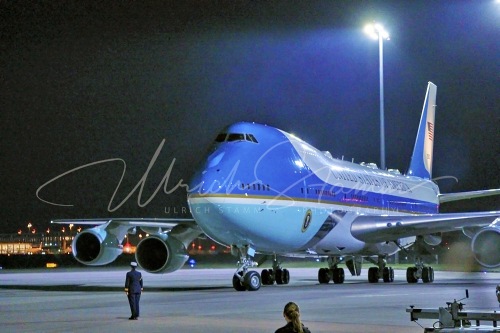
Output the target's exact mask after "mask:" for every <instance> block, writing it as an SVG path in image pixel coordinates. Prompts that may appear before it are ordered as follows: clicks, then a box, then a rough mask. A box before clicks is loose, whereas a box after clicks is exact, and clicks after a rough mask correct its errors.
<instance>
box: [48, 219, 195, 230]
mask: <svg viewBox="0 0 500 333" xmlns="http://www.w3.org/2000/svg"><path fill="white" fill-rule="evenodd" d="M51 223H56V224H78V225H92V226H97V225H102V224H106V223H113V224H114V223H116V224H119V225H122V226H128V227H149V228H151V227H155V228H156V227H158V228H165V229H172V228H173V227H175V226H176V225H179V224H183V225H185V226H189V227H192V228H197V227H198V226H197V224H196V222H195V220H194V219H188V218H185V219H181V218H102V219H68V220H64V219H58V220H52V221H51Z"/></svg>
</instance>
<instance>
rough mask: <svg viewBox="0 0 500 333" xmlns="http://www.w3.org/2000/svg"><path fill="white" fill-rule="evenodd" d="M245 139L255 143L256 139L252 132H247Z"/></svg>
mask: <svg viewBox="0 0 500 333" xmlns="http://www.w3.org/2000/svg"><path fill="white" fill-rule="evenodd" d="M247 140H248V141H252V142H255V143H257V139H256V138H255V136H253V134H247Z"/></svg>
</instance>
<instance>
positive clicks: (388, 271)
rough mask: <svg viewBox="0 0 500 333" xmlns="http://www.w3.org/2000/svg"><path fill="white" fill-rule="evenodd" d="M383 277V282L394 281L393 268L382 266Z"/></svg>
mask: <svg viewBox="0 0 500 333" xmlns="http://www.w3.org/2000/svg"><path fill="white" fill-rule="evenodd" d="M383 278H384V282H394V269H392V267H384V272H383Z"/></svg>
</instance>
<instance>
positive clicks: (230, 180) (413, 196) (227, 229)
mask: <svg viewBox="0 0 500 333" xmlns="http://www.w3.org/2000/svg"><path fill="white" fill-rule="evenodd" d="M190 185H191V186H190V189H191V190H190V193H189V194H188V203H189V205H190V209H191V212H192V214H193V217H194V218H195V220H196V222H197V223H198V225H199V226H200V227H201V228H202V230H203V231H204V232H205V233H206V234H207V235H208V236H209V237H210V238H212V239H214V240H216V241H218V242H220V243H222V244H225V245H237V246H244V245H249V246H251V247H252V248H254V249H256V250H257V251H259V252H267V253H286V254H289V255H293V254H296V255H300V254H306V253H317V254H331V255H333V254H338V255H343V254H367V255H369V254H372V255H373V254H378V253H393V252H395V251H396V250H397V247H396V245H395V244H386V243H379V244H368V243H365V242H362V241H360V240H357V239H356V238H354V237H353V236H352V235H351V232H350V228H351V223H352V221H353V219H354V218H355V217H356V216H359V215H393V214H397V215H416V214H429V213H437V212H438V193H439V190H438V187H437V186H436V185H435V184H434V183H433V182H432V181H430V180H424V179H420V178H417V177H408V176H403V175H401V174H397V173H393V172H387V171H384V170H380V169H377V168H376V167H373V166H363V165H359V164H355V163H350V162H346V161H343V160H338V159H333V158H332V157H331V156H330V155H329V154H325V153H323V152H321V151H319V150H318V149H316V148H314V147H312V146H311V145H309V144H307V143H306V142H304V141H302V140H300V139H298V138H296V137H294V136H293V135H291V134H288V133H286V132H283V131H281V130H278V129H276V128H273V127H269V126H264V125H259V124H254V123H236V124H233V125H231V126H229V127H228V128H226V129H225V130H224V131H223V132H221V134H219V136H218V137H217V139H216V142H215V144H214V146H213V148H212V150H211V151H210V153H209V156H208V157H207V158H206V160H205V162H204V164H203V165H201V167H200V169H199V170H198V171H197V173H196V174H195V176H194V177H193V179H192V181H191V184H190ZM409 241H411V239H408V240H406V241H405V240H403V241H402V242H401V245H403V246H404V245H405V244H407V243H408V242H409Z"/></svg>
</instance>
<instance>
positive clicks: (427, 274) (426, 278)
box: [422, 267, 434, 283]
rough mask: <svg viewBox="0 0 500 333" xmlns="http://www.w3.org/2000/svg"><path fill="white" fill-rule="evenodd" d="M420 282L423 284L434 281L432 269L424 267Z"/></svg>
mask: <svg viewBox="0 0 500 333" xmlns="http://www.w3.org/2000/svg"><path fill="white" fill-rule="evenodd" d="M422 281H423V282H424V283H429V282H433V281H434V269H432V267H424V268H423V269H422Z"/></svg>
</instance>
